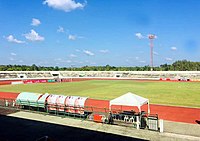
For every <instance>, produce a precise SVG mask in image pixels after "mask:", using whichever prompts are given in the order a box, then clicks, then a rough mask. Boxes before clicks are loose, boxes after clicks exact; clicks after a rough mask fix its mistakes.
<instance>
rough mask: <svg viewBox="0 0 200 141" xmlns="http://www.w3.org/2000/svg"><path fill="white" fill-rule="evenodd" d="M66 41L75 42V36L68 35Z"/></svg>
mask: <svg viewBox="0 0 200 141" xmlns="http://www.w3.org/2000/svg"><path fill="white" fill-rule="evenodd" d="M68 39H69V40H76V36H75V35H69V36H68Z"/></svg>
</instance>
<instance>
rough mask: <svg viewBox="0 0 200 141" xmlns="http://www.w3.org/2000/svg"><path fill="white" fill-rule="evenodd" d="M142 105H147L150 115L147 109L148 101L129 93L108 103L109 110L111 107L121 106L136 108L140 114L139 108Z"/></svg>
mask: <svg viewBox="0 0 200 141" xmlns="http://www.w3.org/2000/svg"><path fill="white" fill-rule="evenodd" d="M144 104H148V113H150V108H149V100H148V99H146V98H144V97H141V96H138V95H136V94H133V93H131V92H128V93H126V94H124V95H122V96H120V97H117V98H115V99H113V100H111V101H110V109H111V106H112V105H122V106H136V107H138V109H139V112H141V106H142V105H144Z"/></svg>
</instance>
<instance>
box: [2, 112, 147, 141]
mask: <svg viewBox="0 0 200 141" xmlns="http://www.w3.org/2000/svg"><path fill="white" fill-rule="evenodd" d="M66 120H67V119H66ZM0 123H1V126H0V141H16V140H23V141H35V140H36V139H38V138H41V137H43V136H49V137H50V138H52V139H53V140H54V141H66V140H67V141H72V140H73V141H83V140H84V141H85V140H88V141H89V140H92V141H108V140H112V141H133V140H135V141H144V140H142V139H137V138H130V137H125V136H120V135H115V134H108V133H103V132H97V131H91V130H86V129H80V128H75V127H69V126H62V125H57V124H50V123H45V122H39V121H33V120H27V119H21V118H16V117H9V116H6V115H0Z"/></svg>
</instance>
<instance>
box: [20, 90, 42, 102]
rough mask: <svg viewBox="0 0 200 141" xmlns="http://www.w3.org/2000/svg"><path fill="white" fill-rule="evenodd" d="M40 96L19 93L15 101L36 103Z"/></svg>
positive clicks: (37, 94)
mask: <svg viewBox="0 0 200 141" xmlns="http://www.w3.org/2000/svg"><path fill="white" fill-rule="evenodd" d="M41 95H42V94H40V93H30V92H21V93H20V94H19V95H18V97H17V100H21V101H33V102H37V100H38V99H39V97H40V96H41Z"/></svg>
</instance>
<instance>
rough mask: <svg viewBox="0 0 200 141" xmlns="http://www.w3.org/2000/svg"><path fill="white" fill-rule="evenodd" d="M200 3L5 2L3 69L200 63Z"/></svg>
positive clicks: (0, 5)
mask: <svg viewBox="0 0 200 141" xmlns="http://www.w3.org/2000/svg"><path fill="white" fill-rule="evenodd" d="M199 13H200V1H199V0H151V1H150V0H123V1H122V0H107V1H103V0H87V1H85V0H29V1H28V0H20V1H17V0H0V17H1V18H0V49H1V51H0V64H2V65H6V64H20V65H32V64H36V65H40V66H59V67H70V66H74V67H80V66H85V65H89V66H99V65H107V64H109V65H112V66H144V65H150V47H149V39H148V35H149V34H154V35H156V39H154V41H153V43H154V48H153V51H154V55H153V56H154V65H155V66H159V65H160V64H164V63H168V64H171V63H173V62H174V61H176V60H183V59H186V60H190V61H200V14H199Z"/></svg>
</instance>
